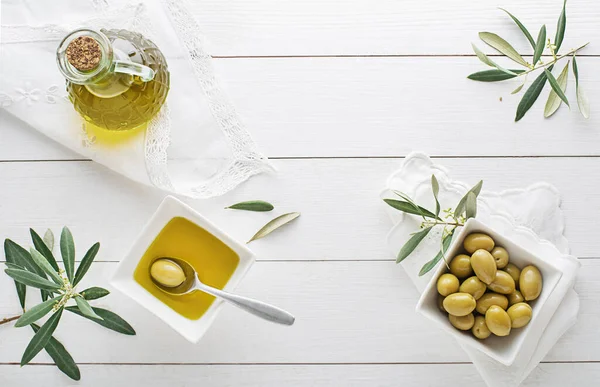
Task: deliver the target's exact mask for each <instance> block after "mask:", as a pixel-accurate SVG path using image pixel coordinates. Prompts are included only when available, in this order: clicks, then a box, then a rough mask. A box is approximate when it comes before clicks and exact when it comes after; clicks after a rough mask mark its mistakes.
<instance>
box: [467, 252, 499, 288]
mask: <svg viewBox="0 0 600 387" xmlns="http://www.w3.org/2000/svg"><path fill="white" fill-rule="evenodd" d="M471 266H473V270H474V271H475V275H476V276H477V278H479V279H480V280H481V281H482V282H483V283H485V284H486V285H489V284H491V283H492V282H494V279H496V261H495V260H494V257H492V254H490V253H489V252H488V251H486V250H483V249H479V250H477V251H475V252H474V253H473V255H471Z"/></svg>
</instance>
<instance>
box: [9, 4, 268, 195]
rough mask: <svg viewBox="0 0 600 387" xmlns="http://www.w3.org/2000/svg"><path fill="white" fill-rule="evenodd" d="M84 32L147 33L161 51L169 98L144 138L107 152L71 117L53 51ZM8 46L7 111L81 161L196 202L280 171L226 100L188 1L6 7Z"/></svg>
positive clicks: (111, 147) (113, 145) (110, 146)
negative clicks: (73, 34) (81, 29)
mask: <svg viewBox="0 0 600 387" xmlns="http://www.w3.org/2000/svg"><path fill="white" fill-rule="evenodd" d="M79 27H92V28H107V29H109V28H122V29H127V30H131V31H136V32H140V33H142V34H143V35H145V36H146V37H148V38H150V39H151V40H153V41H154V43H156V44H157V45H158V47H159V48H160V49H161V51H163V53H164V55H165V57H166V58H167V62H168V65H169V71H170V72H171V89H170V91H169V96H168V98H167V103H166V104H165V106H164V107H163V109H161V112H160V113H159V114H158V115H157V117H155V118H154V119H153V120H152V121H151V122H150V124H149V127H148V129H147V130H146V132H145V134H144V133H141V134H139V135H137V136H133V137H132V138H130V139H127V140H123V141H120V142H117V143H114V141H113V143H111V144H108V143H107V142H106V141H103V140H102V139H101V138H100V136H95V135H94V134H93V133H89V132H88V131H87V130H86V126H85V125H84V124H83V120H82V119H81V118H80V117H79V115H78V114H77V113H76V112H75V110H74V109H73V107H72V105H71V103H70V102H69V100H68V99H67V96H66V89H65V80H64V78H63V77H62V75H61V74H60V72H59V71H58V68H57V65H56V59H55V51H56V48H57V46H58V44H59V42H60V40H61V39H62V38H63V37H64V36H65V35H66V34H67V33H68V32H69V31H71V30H73V29H75V28H79ZM1 36H2V41H1V45H0V107H1V108H2V109H3V110H4V111H6V112H8V113H9V114H11V115H14V116H16V117H17V118H18V119H20V120H22V121H23V122H24V123H25V124H28V125H29V126H31V127H33V128H35V129H37V130H39V131H40V132H42V133H44V134H46V135H47V136H49V137H50V138H52V139H54V140H56V141H58V142H60V143H62V144H64V145H66V146H67V147H69V148H71V149H73V150H74V151H76V152H77V153H80V154H82V155H84V156H86V157H89V158H91V159H93V160H95V161H97V162H99V163H101V164H104V165H106V166H107V167H109V168H111V169H113V170H115V171H117V172H119V173H121V174H123V175H125V176H127V177H129V178H131V179H133V180H136V181H138V182H141V183H144V184H148V185H153V186H156V187H158V188H161V189H164V190H167V191H170V192H174V193H178V194H182V195H186V196H190V197H195V198H202V197H210V196H215V195H220V194H223V193H225V192H227V191H228V190H230V189H232V188H234V187H235V186H236V185H238V184H239V183H241V182H242V181H244V180H246V179H247V178H248V177H250V176H252V175H254V174H257V173H260V172H263V171H267V170H271V169H272V168H271V167H270V165H269V163H268V160H267V159H266V158H265V157H264V156H263V155H262V154H261V153H260V152H259V151H258V149H257V147H256V146H255V144H254V142H253V141H252V139H251V137H250V135H249V134H248V133H247V131H246V130H245V128H244V126H243V124H242V123H241V121H240V119H239V117H238V115H237V113H236V112H235V109H234V108H233V106H232V105H231V103H230V102H229V101H228V100H227V98H226V97H225V95H224V94H223V93H222V91H221V89H220V87H219V84H218V82H217V81H216V79H215V77H214V74H213V69H212V65H211V58H210V56H208V55H207V53H205V52H204V50H203V43H202V38H201V35H200V31H199V28H198V25H197V24H196V21H195V20H194V18H193V17H192V16H191V14H190V13H189V11H188V10H187V9H186V8H185V2H184V1H182V0H52V1H36V2H31V1H27V0H2V35H1ZM25 126H26V125H25Z"/></svg>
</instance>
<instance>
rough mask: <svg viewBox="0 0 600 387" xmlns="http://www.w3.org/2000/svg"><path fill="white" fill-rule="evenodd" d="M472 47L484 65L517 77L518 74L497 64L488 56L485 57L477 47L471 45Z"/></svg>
mask: <svg viewBox="0 0 600 387" xmlns="http://www.w3.org/2000/svg"><path fill="white" fill-rule="evenodd" d="M471 46H473V51H475V54H476V55H477V58H479V60H480V61H482V62H483V63H484V64H486V65H488V66H490V67H495V68H497V69H498V70H500V71H502V72H505V73H507V74H510V75H517V74H516V73H514V72H512V71H511V70H507V69H505V68H504V67H502V66H500V65H499V64H497V63H496V62H494V61H493V60H491V59H490V58H489V57H488V56H487V55H485V54H484V53H483V52H482V51H481V50H480V49H479V48H477V46H476V45H474V44H471Z"/></svg>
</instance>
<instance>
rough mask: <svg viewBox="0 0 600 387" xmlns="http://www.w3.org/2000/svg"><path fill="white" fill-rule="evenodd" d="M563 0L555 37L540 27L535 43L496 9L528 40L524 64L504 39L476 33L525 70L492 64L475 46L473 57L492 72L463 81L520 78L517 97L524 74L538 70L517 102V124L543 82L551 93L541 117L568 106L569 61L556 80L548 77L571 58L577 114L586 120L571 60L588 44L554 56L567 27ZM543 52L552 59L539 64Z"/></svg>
mask: <svg viewBox="0 0 600 387" xmlns="http://www.w3.org/2000/svg"><path fill="white" fill-rule="evenodd" d="M566 6H567V0H564V3H563V8H562V12H561V14H560V16H559V18H558V22H557V25H556V35H555V36H554V40H551V39H549V38H548V39H547V38H546V25H543V26H542V28H541V29H540V32H539V33H538V37H537V39H536V40H534V39H533V36H531V34H530V33H529V31H528V30H527V28H526V27H525V25H523V23H521V22H520V21H519V19H517V17H516V16H514V15H513V14H511V13H510V12H508V11H507V10H505V9H502V8H500V9H501V10H502V11H504V12H506V13H507V14H508V16H510V18H511V19H512V20H513V21H514V22H515V24H516V25H517V26H518V27H519V29H520V30H521V32H522V33H523V35H524V36H525V38H526V39H527V40H528V41H529V44H530V45H531V47H532V48H533V55H532V61H531V62H528V61H526V60H525V59H524V58H523V57H522V56H521V55H520V54H519V53H518V52H517V51H516V50H515V49H514V48H513V46H511V45H510V43H508V42H507V41H506V40H504V39H502V38H501V37H500V36H498V35H496V34H494V33H491V32H480V33H479V38H480V39H481V40H482V41H483V42H484V43H486V44H487V45H489V46H490V47H492V48H494V49H495V50H496V51H498V52H499V53H500V54H502V55H504V56H506V57H508V58H510V59H511V60H513V61H514V62H516V63H518V64H519V65H521V66H522V67H524V68H525V70H522V69H505V68H504V67H501V66H500V65H498V64H497V63H495V62H494V61H492V60H491V59H490V58H489V57H488V56H487V55H485V54H484V53H483V52H482V51H480V50H479V49H478V48H477V47H476V46H475V45H473V50H474V51H475V54H476V55H477V57H478V58H479V60H480V61H481V62H483V63H484V64H486V65H488V66H490V67H493V68H494V69H492V70H485V71H479V72H476V73H473V74H471V75H469V76H468V77H467V78H469V79H472V80H474V81H480V82H498V81H504V80H507V79H512V78H518V77H523V82H522V83H521V85H519V86H518V87H517V88H516V89H515V90H514V91H513V92H512V93H511V94H517V93H519V92H520V91H521V90H522V89H523V86H525V84H526V82H527V74H529V73H531V72H533V71H537V70H542V71H541V73H540V74H539V75H538V77H537V78H536V79H535V80H534V81H533V82H532V83H531V85H530V86H529V88H528V89H527V90H526V91H525V93H524V94H523V97H522V98H521V101H520V102H519V105H518V107H517V113H516V115H515V121H519V120H520V119H521V118H523V116H525V113H527V111H528V110H529V109H530V108H531V106H533V104H534V103H535V101H536V100H537V98H538V97H539V95H540V93H541V92H542V90H543V89H544V86H545V85H546V81H548V83H550V87H551V88H552V90H551V91H550V94H549V96H548V100H547V101H546V106H545V108H544V117H546V118H548V117H550V116H552V115H553V114H554V113H555V112H556V111H557V110H558V108H559V107H560V105H561V104H562V103H563V102H564V103H565V104H566V105H567V106H569V107H570V105H569V100H568V99H567V96H566V95H565V91H566V89H567V80H568V72H569V71H568V70H569V61H567V64H566V65H565V67H564V68H563V70H562V71H561V73H560V75H559V77H558V78H555V77H554V75H553V74H552V69H553V68H554V65H555V64H556V63H557V62H558V61H560V60H561V59H564V58H567V57H572V59H573V74H574V75H575V84H576V94H577V104H578V106H579V111H580V112H581V114H582V115H583V116H584V117H585V118H588V117H589V110H590V107H589V102H588V100H587V98H586V97H585V94H584V93H583V90H582V88H581V87H580V86H579V73H578V69H577V62H576V60H575V54H576V53H577V52H578V51H579V50H581V49H582V48H584V47H585V46H587V45H588V44H589V42H588V43H585V44H583V45H581V46H579V47H577V48H574V49H571V50H569V51H568V52H567V53H565V54H561V55H558V50H559V49H560V47H561V45H562V43H563V40H564V37H565V30H566V26H567V13H566ZM545 49H547V50H548V51H549V54H550V55H551V56H552V59H551V60H549V61H548V62H543V61H542V54H543V53H544V50H545Z"/></svg>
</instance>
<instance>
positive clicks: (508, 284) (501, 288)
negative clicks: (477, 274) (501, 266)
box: [488, 270, 515, 294]
mask: <svg viewBox="0 0 600 387" xmlns="http://www.w3.org/2000/svg"><path fill="white" fill-rule="evenodd" d="M488 288H490V290H491V291H493V292H496V293H500V294H511V293H512V292H514V291H515V280H513V279H512V277H511V276H510V274H508V273H507V272H505V271H502V270H498V271H497V272H496V279H495V280H494V282H492V283H491V284H489V285H488Z"/></svg>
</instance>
